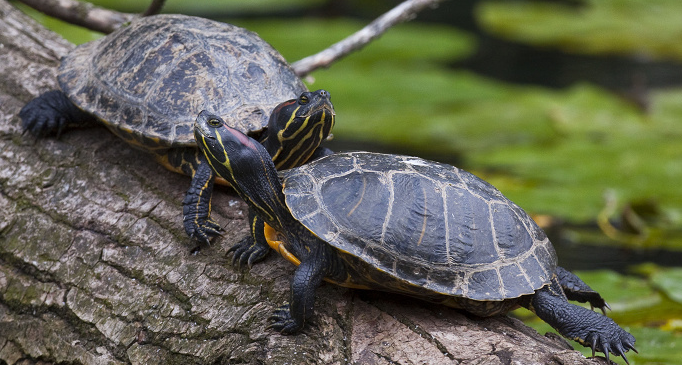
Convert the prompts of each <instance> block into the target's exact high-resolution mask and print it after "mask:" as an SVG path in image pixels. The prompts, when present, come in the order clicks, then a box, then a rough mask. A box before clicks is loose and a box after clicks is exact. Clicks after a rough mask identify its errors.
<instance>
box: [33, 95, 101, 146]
mask: <svg viewBox="0 0 682 365" xmlns="http://www.w3.org/2000/svg"><path fill="white" fill-rule="evenodd" d="M19 117H20V118H21V127H22V128H23V129H24V132H26V131H28V132H29V133H31V134H32V135H34V136H36V137H37V138H42V137H45V136H49V135H57V138H59V135H60V134H61V133H62V131H63V130H64V128H66V127H67V126H68V125H69V124H79V123H82V122H84V121H85V120H84V119H88V117H87V115H86V114H85V113H84V112H82V111H80V109H78V108H77V107H76V106H75V105H73V103H71V101H70V100H69V98H68V97H67V96H66V95H65V94H64V93H63V92H61V91H59V90H53V91H48V92H46V93H44V94H42V95H40V96H38V97H37V98H35V99H33V100H31V101H29V102H28V103H27V104H26V105H24V107H23V108H21V111H20V112H19Z"/></svg>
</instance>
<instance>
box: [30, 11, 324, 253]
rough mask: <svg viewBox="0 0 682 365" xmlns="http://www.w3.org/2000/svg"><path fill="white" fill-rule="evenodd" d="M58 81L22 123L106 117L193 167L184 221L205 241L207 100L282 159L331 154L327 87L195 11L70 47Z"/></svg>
mask: <svg viewBox="0 0 682 365" xmlns="http://www.w3.org/2000/svg"><path fill="white" fill-rule="evenodd" d="M58 81H59V87H60V90H55V91H50V92H47V93H45V94H43V95H41V96H39V97H38V98H36V99H34V100H32V101H31V102H29V103H28V104H27V105H26V106H25V107H24V108H23V109H22V110H21V112H20V114H19V116H20V117H21V119H22V124H23V127H24V129H25V130H28V131H30V132H31V133H32V134H34V135H36V136H45V135H48V134H57V135H59V134H60V133H61V132H62V130H63V129H64V128H65V127H67V126H70V125H81V124H86V123H88V122H91V121H95V122H100V123H102V124H104V125H105V126H107V127H108V128H109V130H111V131H112V132H113V133H114V134H116V135H117V136H119V137H121V138H123V139H124V140H125V141H127V142H128V143H130V144H131V145H133V146H135V147H138V148H141V149H143V150H146V151H149V152H152V153H153V154H154V155H155V156H156V158H157V160H158V161H159V162H160V163H161V164H163V165H164V166H165V167H167V168H168V169H170V170H172V171H176V172H180V173H184V174H187V175H190V176H193V180H192V184H191V187H190V189H189V190H188V192H187V196H186V198H185V201H184V202H183V204H184V210H183V215H184V226H185V230H186V231H187V233H188V234H189V235H190V236H192V237H196V238H198V239H199V240H200V241H203V242H208V239H209V238H210V237H211V236H214V235H216V234H218V233H219V231H220V226H219V225H217V224H216V223H215V222H213V221H212V220H211V219H210V217H209V215H210V201H211V194H212V189H213V180H214V174H213V170H212V169H211V168H210V167H209V166H208V165H207V164H206V163H202V162H203V155H201V154H198V153H197V152H198V150H197V149H196V143H195V141H194V134H193V128H192V125H193V123H194V119H195V118H196V115H197V113H198V112H199V111H200V110H203V109H208V110H211V111H212V112H214V113H216V114H218V115H220V116H222V117H223V118H225V120H227V122H228V124H229V125H231V126H232V127H235V128H237V129H239V130H241V131H242V132H245V133H249V134H250V135H252V136H254V137H255V138H257V139H258V140H259V141H261V143H262V144H263V145H264V146H265V148H266V149H267V150H268V153H269V154H270V155H271V156H272V157H273V159H274V162H275V165H276V166H277V167H278V168H281V169H285V168H291V167H294V166H298V165H300V164H302V163H304V162H306V161H307V160H309V159H311V158H314V157H316V156H321V155H324V154H326V153H325V152H326V150H325V149H318V146H319V144H320V142H321V141H322V140H324V139H325V138H327V136H328V134H329V132H330V130H331V129H332V127H333V125H334V109H333V106H332V104H331V102H330V96H329V94H328V93H327V92H326V91H324V90H318V91H316V92H307V91H306V88H305V86H304V85H303V83H302V82H301V81H300V79H299V78H298V77H297V76H296V75H295V74H294V72H293V70H292V69H291V68H290V67H289V65H288V64H287V62H286V61H285V60H284V58H283V57H282V56H281V55H280V54H279V53H278V52H277V51H275V50H274V49H273V48H272V47H271V46H270V45H269V44H267V43H266V42H265V41H263V40H262V39H261V38H259V37H258V35H257V34H255V33H253V32H250V31H247V30H245V29H242V28H239V27H236V26H234V25H230V24H225V23H220V22H215V21H211V20H207V19H202V18H197V17H190V16H183V15H157V16H151V17H146V18H140V19H137V20H135V21H133V22H132V23H131V24H130V25H129V26H126V27H123V28H121V29H119V30H117V31H116V32H114V33H112V34H110V35H108V36H106V37H103V38H101V39H99V40H96V41H93V42H89V43H86V44H83V45H81V46H79V47H77V48H76V49H74V50H73V51H72V52H70V53H69V54H68V55H67V56H65V57H64V59H63V60H62V62H61V65H60V67H59V75H58ZM290 99H291V100H290ZM285 100H288V101H285ZM283 101H285V102H283ZM282 102H283V103H282ZM280 103H281V104H280ZM278 104H279V106H278ZM271 112H272V113H271Z"/></svg>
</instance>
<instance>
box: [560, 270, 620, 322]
mask: <svg viewBox="0 0 682 365" xmlns="http://www.w3.org/2000/svg"><path fill="white" fill-rule="evenodd" d="M556 275H557V279H558V280H559V284H561V288H562V289H563V290H564V294H566V297H567V298H568V300H574V301H576V302H580V303H590V306H592V308H595V307H596V308H599V309H601V311H602V313H604V314H606V309H611V308H610V307H609V305H608V304H607V303H606V301H605V300H604V298H602V296H601V295H600V294H599V293H597V292H596V291H594V290H593V289H592V288H590V286H589V285H587V284H586V283H585V282H584V281H582V280H580V278H579V277H577V276H576V275H575V274H573V273H572V272H570V271H568V270H566V269H564V268H563V267H557V269H556Z"/></svg>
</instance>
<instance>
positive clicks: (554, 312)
mask: <svg viewBox="0 0 682 365" xmlns="http://www.w3.org/2000/svg"><path fill="white" fill-rule="evenodd" d="M526 307H527V308H528V309H530V310H531V311H533V312H534V313H535V314H536V315H537V316H538V317H540V319H542V320H543V321H545V322H547V323H548V324H549V325H551V326H552V327H553V328H554V329H556V330H557V331H558V332H559V333H560V334H561V335H563V336H564V337H566V338H569V339H572V340H575V341H578V342H579V343H580V344H582V345H584V346H588V347H591V348H592V354H593V356H594V352H595V351H600V352H603V353H604V355H605V356H606V359H607V360H608V358H609V352H610V353H612V354H614V355H618V356H622V357H623V359H624V360H625V362H626V363H628V360H627V357H625V353H626V352H627V351H628V350H633V351H635V352H637V350H636V349H635V338H634V336H632V335H631V334H630V333H628V332H626V331H625V330H624V329H622V328H621V327H620V326H618V325H617V324H616V323H615V322H614V321H613V320H612V319H610V318H608V317H606V316H603V315H601V314H599V313H596V312H594V311H591V310H589V309H587V308H583V307H580V306H577V305H574V304H571V303H569V302H568V300H567V298H566V295H564V292H563V291H562V289H561V284H560V283H559V280H558V279H557V278H556V277H554V278H553V279H552V281H551V283H550V285H548V286H545V287H544V288H542V289H539V290H537V291H535V295H533V296H532V297H531V298H530V300H529V302H528V303H526Z"/></svg>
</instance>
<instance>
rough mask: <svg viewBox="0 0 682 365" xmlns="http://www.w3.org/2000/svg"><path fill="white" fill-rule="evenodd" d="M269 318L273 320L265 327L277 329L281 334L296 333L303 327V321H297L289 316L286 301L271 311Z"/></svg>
mask: <svg viewBox="0 0 682 365" xmlns="http://www.w3.org/2000/svg"><path fill="white" fill-rule="evenodd" d="M269 320H271V321H274V322H273V323H271V324H270V325H268V326H267V327H266V328H267V329H273V330H275V331H278V332H279V333H281V334H283V335H289V334H293V333H296V332H298V331H300V330H301V328H303V323H299V321H297V320H295V319H294V318H293V317H292V316H291V311H290V308H289V304H288V303H287V304H284V305H283V306H281V307H279V308H277V309H276V310H275V311H274V312H273V313H272V315H271V316H270V318H269Z"/></svg>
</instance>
